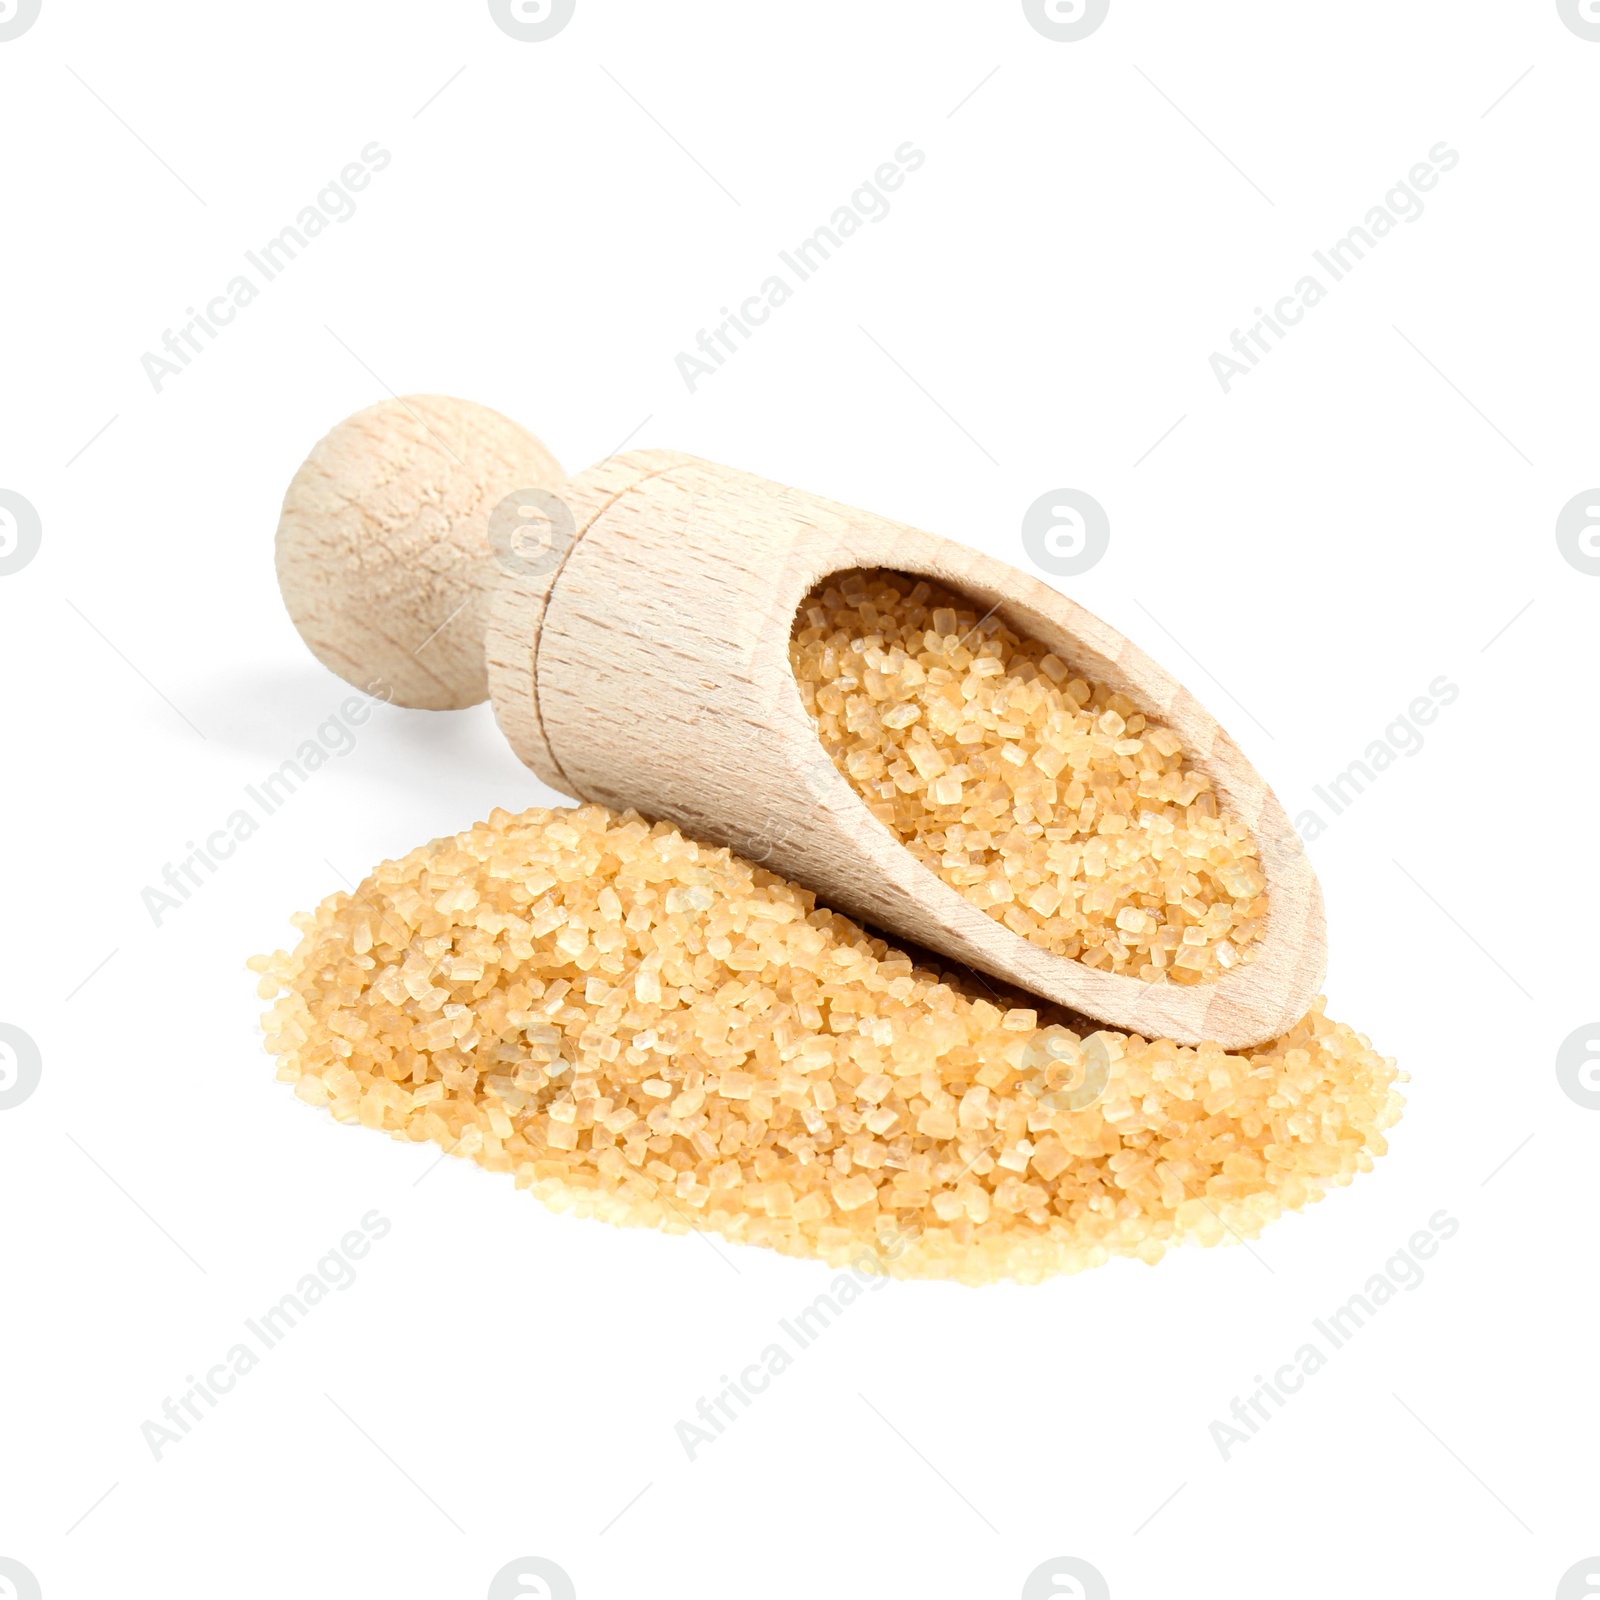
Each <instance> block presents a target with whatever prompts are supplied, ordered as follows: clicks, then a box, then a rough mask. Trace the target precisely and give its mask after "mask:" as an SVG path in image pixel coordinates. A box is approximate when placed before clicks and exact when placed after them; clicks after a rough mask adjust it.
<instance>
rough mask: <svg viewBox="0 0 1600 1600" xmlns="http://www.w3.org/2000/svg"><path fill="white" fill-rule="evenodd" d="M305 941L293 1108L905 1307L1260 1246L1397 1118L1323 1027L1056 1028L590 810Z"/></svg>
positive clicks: (330, 923)
mask: <svg viewBox="0 0 1600 1600" xmlns="http://www.w3.org/2000/svg"><path fill="white" fill-rule="evenodd" d="M940 637H941V638H943V637H947V635H945V634H940ZM980 659H998V658H997V657H992V656H991V657H982V658H980ZM867 665H868V670H870V671H877V670H878V669H877V668H875V667H871V666H870V664H867ZM1002 665H1003V664H1002ZM952 670H955V669H952ZM960 670H962V671H963V672H964V671H965V668H964V667H963V668H962V669H960ZM830 681H832V680H830ZM1030 681H1031V680H1030ZM1052 682H1053V680H1052ZM1074 698H1076V696H1074ZM1091 702H1092V694H1091V696H1090V700H1089V701H1086V702H1085V703H1086V704H1087V703H1091ZM1051 704H1052V705H1053V704H1054V702H1051ZM829 714H830V715H837V714H838V713H829ZM1114 714H1115V715H1116V716H1117V717H1119V718H1121V717H1122V715H1123V714H1122V713H1121V712H1115V713H1114ZM1099 715H1100V716H1102V717H1103V716H1104V713H1103V712H1102V713H1100V714H1099ZM1124 720H1126V719H1124ZM1046 726H1048V719H1047V722H1046ZM1012 737H1013V736H1012V735H1010V734H1007V738H1012ZM1106 737H1108V738H1109V737H1110V735H1109V734H1107V735H1106ZM1035 748H1038V746H1037V745H1035ZM1135 754H1137V752H1135ZM1117 759H1121V758H1120V757H1119V758H1117ZM1168 759H1169V758H1168V757H1167V756H1166V755H1165V754H1163V756H1162V761H1163V767H1162V772H1163V773H1166V771H1167V768H1166V766H1165V765H1164V764H1165V762H1166V761H1167V760H1168ZM1091 770H1093V771H1098V769H1097V768H1095V769H1091ZM1118 770H1119V771H1120V769H1118ZM1174 770H1176V769H1174ZM960 781H962V782H963V783H965V782H967V781H969V780H965V779H963V780H960ZM1130 781H1131V780H1130ZM1161 781H1163V782H1164V781H1165V778H1163V779H1162V780H1161ZM1183 781H1184V782H1186V781H1187V780H1183ZM1179 788H1180V792H1181V790H1182V783H1180V786H1179ZM1088 792H1089V790H1088V788H1087V787H1086V788H1085V794H1086V795H1087V794H1088ZM1200 792H1201V791H1198V790H1197V791H1196V792H1195V793H1196V796H1198V794H1199V793H1200ZM1030 803H1031V802H1030ZM1061 803H1066V802H1064V801H1063V802H1061ZM1173 804H1174V805H1177V804H1178V801H1177V799H1176V797H1174V800H1173ZM1189 810H1190V812H1191V813H1192V811H1193V802H1192V801H1191V802H1190V803H1189ZM1200 815H1202V816H1204V815H1206V813H1204V812H1201V813H1200ZM1052 825H1053V824H1052ZM991 831H992V830H991ZM1227 837H1228V835H1226V834H1222V835H1219V843H1220V841H1221V840H1222V839H1226V838H1227ZM1219 870H1222V869H1221V868H1220V867H1219ZM1239 898H1243V897H1242V896H1240V897H1239ZM295 921H296V925H297V927H298V928H299V929H300V932H301V939H300V942H299V944H298V945H297V946H296V948H295V949H294V950H293V951H289V952H285V951H279V952H277V953H276V954H274V955H272V956H270V957H255V958H253V959H252V961H251V963H250V965H251V968H252V970H254V971H256V972H258V973H260V974H262V977H261V983H260V993H261V994H262V996H263V997H264V998H266V999H269V1000H273V1001H274V1004H273V1006H272V1008H271V1010H270V1011H269V1012H268V1013H267V1014H266V1017H265V1019H264V1021H265V1026H266V1030H267V1040H266V1044H267V1048H268V1050H269V1051H271V1052H272V1053H273V1054H274V1055H275V1056H276V1057H277V1059H278V1076H279V1078H281V1079H282V1080H284V1081H285V1082H289V1083H292V1084H293V1085H294V1086H295V1093H296V1094H297V1095H299V1097H300V1098H301V1099H303V1100H305V1101H307V1102H308V1103H310V1104H312V1105H317V1106H324V1107H326V1108H327V1109H328V1110H329V1111H330V1112H331V1113H332V1114H333V1116H335V1117H336V1118H337V1119H339V1120H340V1121H342V1122H351V1123H360V1124H362V1125H364V1126H365V1127H368V1128H371V1129H374V1130H376V1131H382V1132H386V1133H388V1134H389V1135H390V1136H391V1137H393V1138H396V1139H401V1140H406V1141H409V1142H413V1143H417V1142H423V1141H431V1142H433V1143H435V1144H438V1145H439V1146H440V1147H441V1148H442V1149H444V1150H447V1151H449V1152H451V1153H452V1154H455V1155H458V1156H465V1157H470V1158H471V1159H472V1160H474V1161H476V1162H477V1163H478V1164H479V1165H481V1166H483V1167H485V1168H487V1169H488V1170H490V1171H491V1172H504V1173H509V1174H511V1175H512V1176H513V1177H514V1179H515V1182H516V1184H517V1186H518V1187H519V1188H529V1189H531V1190H532V1191H533V1192H534V1194H535V1195H536V1196H538V1197H539V1198H540V1199H541V1200H543V1201H544V1202H546V1203H547V1204H548V1205H550V1206H552V1207H553V1208H556V1209H571V1210H575V1211H577V1212H578V1213H579V1214H581V1215H587V1216H594V1217H600V1218H604V1219H606V1220H609V1221H612V1222H616V1223H626V1224H631V1225H637V1226H644V1227H656V1228H663V1229H666V1230H669V1231H682V1230H685V1229H688V1228H698V1229H704V1230H707V1231H709V1232H712V1233H716V1234H720V1235H722V1236H723V1237H725V1238H727V1239H730V1240H735V1241H738V1242H741V1243H748V1244H761V1245H766V1246H768V1247H770V1248H772V1249H775V1250H779V1251H782V1252H784V1253H786V1254H790V1255H797V1256H812V1257H820V1258H822V1259H823V1260H826V1261H829V1262H833V1263H842V1262H847V1261H854V1260H859V1259H860V1258H861V1256H862V1254H863V1252H864V1251H865V1252H867V1253H868V1254H870V1255H874V1256H878V1257H879V1259H881V1260H882V1261H883V1262H884V1266H885V1270H887V1271H889V1272H891V1273H893V1274H895V1275H897V1276H905V1277H950V1278H957V1279H960V1280H961V1281H963V1282H967V1283H984V1282H989V1281H992V1280H995V1279H1000V1278H1013V1279H1019V1280H1023V1281H1033V1280H1037V1279H1040V1278H1043V1277H1046V1276H1048V1275H1050V1274H1053V1273H1061V1272H1076V1271H1079V1270H1081V1269H1082V1268H1085V1267H1091V1266H1096V1265H1098V1264H1100V1263H1102V1262H1104V1261H1105V1260H1107V1259H1108V1258H1109V1257H1111V1256H1114V1255H1124V1256H1137V1257H1138V1258H1140V1259H1141V1260H1144V1261H1147V1262H1154V1261H1157V1260H1159V1259H1160V1257H1161V1256H1162V1254H1163V1253H1164V1252H1165V1251H1166V1250H1167V1249H1168V1248H1169V1247H1171V1246H1173V1245H1177V1244H1181V1243H1198V1244H1201V1245H1211V1244H1218V1243H1222V1242H1224V1241H1225V1240H1228V1239H1233V1238H1252V1237H1254V1236H1255V1235H1256V1234H1257V1233H1258V1232H1259V1231H1260V1229H1261V1227H1262V1226H1263V1225H1264V1224H1265V1223H1267V1222H1270V1221H1271V1220H1272V1219H1273V1218H1275V1217H1276V1216H1278V1215H1279V1213H1280V1212H1282V1211H1283V1210H1285V1209H1288V1210H1297V1209H1299V1208H1300V1207H1302V1206H1304V1205H1306V1204H1308V1203H1309V1202H1311V1201H1314V1200H1318V1199H1321V1198H1322V1196H1323V1194H1324V1193H1325V1192H1326V1190H1327V1189H1329V1188H1330V1187H1332V1186H1335V1185H1340V1184H1345V1183H1348V1182H1349V1181H1350V1179H1351V1178H1352V1177H1353V1176H1354V1175H1355V1174H1356V1173H1357V1172H1362V1171H1366V1170H1369V1169H1370V1167H1371V1165H1372V1162H1373V1158H1374V1157H1375V1156H1378V1155H1381V1154H1382V1153H1383V1151H1384V1149H1385V1140H1384V1137H1383V1130H1384V1129H1386V1128H1388V1127H1389V1126H1391V1125H1392V1124H1393V1123H1394V1122H1395V1121H1396V1120H1397V1119H1398V1117H1399V1115H1400V1108H1401V1104H1402V1102H1401V1099H1400V1096H1399V1094H1398V1093H1397V1092H1396V1090H1395V1087H1394V1086H1395V1083H1396V1082H1397V1078H1398V1074H1397V1073H1396V1071H1395V1069H1394V1064H1393V1062H1391V1061H1388V1060H1385V1059H1384V1058H1383V1057H1381V1056H1379V1055H1378V1054H1377V1053H1376V1052H1375V1051H1374V1050H1373V1048H1372V1046H1371V1045H1370V1044H1369V1042H1368V1041H1367V1040H1366V1039H1365V1038H1364V1037H1362V1036H1361V1035H1360V1034H1357V1033H1355V1032H1353V1031H1352V1030H1351V1029H1350V1028H1348V1027H1346V1026H1345V1025H1344V1024H1342V1023H1336V1022H1332V1021H1330V1020H1329V1019H1328V1018H1327V1017H1325V1016H1324V1015H1323V1013H1322V1009H1321V1005H1320V1003H1319V1004H1318V1005H1317V1007H1316V1008H1314V1009H1313V1010H1312V1011H1311V1012H1309V1013H1308V1014H1307V1015H1306V1016H1305V1017H1304V1018H1302V1019H1301V1020H1300V1022H1299V1023H1297V1024H1296V1025H1295V1027H1294V1028H1293V1029H1292V1030H1291V1031H1290V1032H1289V1033H1288V1034H1286V1035H1284V1037H1282V1038H1281V1039H1276V1040H1274V1041H1272V1042H1271V1043H1270V1044H1267V1045H1263V1046H1261V1047H1259V1048H1256V1049H1253V1050H1248V1051H1241V1052H1233V1053H1230V1052H1228V1051H1225V1050H1223V1049H1222V1048H1221V1047H1220V1046H1216V1045H1201V1046H1200V1047H1199V1048H1198V1049H1189V1048H1183V1047H1179V1046H1177V1045H1175V1044H1173V1043H1172V1042H1171V1041H1168V1040H1155V1041H1147V1040H1145V1039H1141V1038H1138V1037H1137V1036H1130V1035H1127V1034H1122V1033H1118V1032H1114V1031H1109V1030H1099V1031H1091V1030H1093V1029H1094V1028H1095V1025H1094V1024H1079V1025H1078V1027H1077V1028H1076V1029H1074V1028H1068V1027H1064V1026H1061V1025H1059V1024H1057V1025H1054V1026H1051V1027H1049V1028H1046V1029H1041V1028H1040V1027H1039V1020H1040V1019H1039V1017H1038V1015H1037V1014H1036V1013H1035V1012H1034V1011H1033V1010H1030V1009H1024V1008H1021V1007H1014V1008H1009V1009H1007V1008H1003V1007H1002V1006H1001V1005H996V1004H993V1003H991V1002H990V1001H989V1000H987V999H985V998H983V997H982V995H981V992H977V991H975V990H973V989H971V988H969V987H966V986H964V984H963V983H961V982H959V981H945V980H943V979H941V977H940V975H939V974H938V973H936V972H934V971H931V970H928V969H926V968H923V967H919V966H917V965H915V964H914V963H913V961H912V959H911V958H910V957H909V956H907V955H905V954H903V953H901V952H900V951H897V950H895V949H893V948H891V947H890V946H888V945H886V944H884V943H883V942H881V941H880V940H877V939H874V938H872V937H869V936H868V935H867V934H866V933H864V932H863V931H862V930H861V929H859V928H858V927H856V926H855V925H853V924H852V923H850V922H848V921H846V920H845V919H844V918H843V917H841V916H839V915H837V914H836V913H834V912H831V911H829V910H827V909H825V908H823V907H820V906H818V905H817V904H816V901H815V898H814V897H813V896H812V895H811V894H810V893H809V892H808V891H806V890H804V889H801V888H799V887H797V886H795V885H794V884H791V883H788V882H786V881H785V880H783V879H782V878H779V877H776V876H774V875H773V874H772V873H770V872H767V871H765V870H764V869H762V868H760V867H756V866H752V865H751V864H749V863H748V862H745V861H742V860H740V859H738V858H737V857H734V856H732V855H730V854H729V853H728V852H727V851H726V850H718V849H712V848H710V847H708V846H706V845H702V844H698V843H696V842H695V841H693V840H691V839H688V838H685V837H684V836H683V835H682V834H680V833H679V832H677V831H676V830H675V829H674V828H672V827H670V826H668V825H666V824H663V823H657V824H654V825H652V824H650V823H649V822H646V821H644V820H642V819H641V818H640V817H638V816H637V815H634V814H632V813H629V814H626V815H622V816H617V815H613V814H611V813H609V812H607V811H606V810H604V809H603V808H601V807H599V806H585V807H582V808H580V809H576V810H537V809H536V810H531V811H527V812H524V813H522V814H521V815H520V816H512V815H510V814H508V813H506V812H504V811H500V810H496V811H495V812H493V813H492V814H491V816H490V817H489V819H488V821H487V822H483V823H480V824H478V825H477V826H475V827H473V828H471V829H470V830H468V831H467V832H465V833H461V834H458V835H456V836H455V837H454V838H447V839H440V840H435V841H434V842H433V843H431V844H429V845H427V846H425V847H423V848H420V849H417V850H413V851H412V852H411V853H410V854H409V855H407V856H405V857H404V858H403V859H401V860H398V861H386V862H384V863H382V864H381V865H380V866H378V867H377V868H376V869H375V870H374V871H373V872H372V874H371V875H370V876H369V877H367V878H366V879H365V881H364V882H363V883H362V884H361V885H360V887H359V888H358V889H357V890H356V892H355V893H354V894H344V893H340V894H336V895H334V896H332V897H331V898H330V899H328V900H325V901H324V902H323V903H322V905H321V906H319V907H318V908H317V910H316V911H315V912H314V913H312V914H310V915H302V916H300V917H297V918H296V919H295ZM891 1245H892V1248H889V1246H891ZM880 1253H881V1254H880Z"/></svg>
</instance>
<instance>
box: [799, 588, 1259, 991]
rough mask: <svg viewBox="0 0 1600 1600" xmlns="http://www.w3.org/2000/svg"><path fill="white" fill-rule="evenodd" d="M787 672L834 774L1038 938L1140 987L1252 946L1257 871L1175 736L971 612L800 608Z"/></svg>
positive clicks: (1188, 980)
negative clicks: (791, 672)
mask: <svg viewBox="0 0 1600 1600" xmlns="http://www.w3.org/2000/svg"><path fill="white" fill-rule="evenodd" d="M789 653H790V663H791V665H792V667H793V669H794V675H795V679H796V681H797V682H798V684H799V686H800V694H801V698H802V700H803V701H804V703H805V707H806V710H807V711H808V712H809V713H810V715H811V718H812V720H813V722H814V723H815V725H816V729H817V736H818V738H819V739H820V740H821V741H822V745H823V748H824V749H825V750H826V751H827V753H828V755H829V756H830V757H831V758H832V760H833V762H834V765H835V766H836V767H837V768H838V769H839V771H840V772H841V773H843V774H844V776H845V777H846V778H847V779H848V780H849V782H850V783H851V785H852V786H853V787H854V788H855V790H856V792H857V793H858V794H860V795H861V797H862V798H863V799H864V800H865V801H866V803H867V805H868V807H869V809H870V810H871V811H872V813H873V815H874V816H876V817H877V818H878V820H879V821H880V822H882V823H883V824H884V825H885V827H887V828H889V829H890V830H891V831H892V832H893V833H895V834H896V835H897V836H898V837H899V838H900V840H901V841H902V842H903V843H904V844H905V846H906V848H907V849H908V850H910V851H911V852H912V854H914V855H915V856H916V857H917V859H918V860H920V861H921V862H922V863H923V864H924V865H925V866H927V867H928V868H929V869H930V870H932V871H933V872H935V873H937V874H938V876H939V877H941V878H942V879H943V880H944V881H945V882H946V883H948V884H950V885H951V886H952V887H953V888H955V889H957V890H958V891H959V892H960V893H961V894H962V895H964V896H965V897H966V898H967V899H968V900H970V901H971V902H972V904H973V905H975V906H977V907H978V908H979V909H980V910H983V911H985V912H987V913H988V915H989V916H991V917H993V918H994V919H995V920H996V921H997V922H1002V923H1004V924H1005V926H1006V927H1008V928H1010V929H1011V930H1012V931H1013V932H1014V933H1017V934H1020V935H1021V936H1022V937H1023V938H1024V939H1027V940H1028V941H1029V942H1030V943H1033V944H1036V945H1039V946H1041V947H1042V948H1044V949H1046V950H1049V951H1051V952H1053V953H1054V954H1056V955H1060V956H1067V957H1071V958H1073V959H1076V960H1078V961H1081V962H1083V963H1084V964H1085V965H1087V966H1091V967H1099V968H1102V969H1104V970H1106V971H1108V972H1115V973H1122V974H1126V975H1127V976H1129V977H1135V978H1142V979H1144V980H1145V981H1146V982H1150V983H1162V982H1167V983H1180V984H1194V983H1201V982H1204V981H1208V980H1215V979H1216V978H1219V977H1220V976H1222V974H1223V973H1224V972H1226V971H1227V970H1228V969H1230V968H1232V967H1236V966H1239V965H1241V964H1242V963H1244V962H1247V961H1249V960H1250V958H1251V957H1252V956H1253V955H1254V953H1255V944H1254V941H1255V940H1256V939H1257V938H1259V936H1260V934H1261V930H1262V925H1263V918H1264V914H1265V911H1266V905H1267V897H1266V893H1265V889H1266V877H1265V874H1264V873H1263V872H1262V870H1261V864H1260V862H1259V861H1258V859H1257V856H1256V847H1255V843H1254V841H1253V840H1252V839H1251V837H1250V834H1249V830H1248V829H1247V828H1245V826H1244V825H1243V823H1241V822H1239V821H1238V820H1237V819H1236V818H1233V817H1231V816H1230V815H1229V814H1228V813H1227V812H1226V811H1225V810H1223V809H1221V808H1220V807H1219V805H1218V803H1217V796H1216V794H1215V792H1214V791H1213V789H1212V786H1211V781H1210V779H1209V778H1207V777H1206V776H1205V774H1203V773H1201V772H1198V771H1195V770H1194V769H1192V768H1191V767H1190V765H1189V764H1188V762H1187V760H1186V758H1185V755H1184V751H1183V746H1182V744H1181V742H1180V741H1179V739H1178V737H1177V735H1176V734H1175V733H1173V732H1172V730H1171V729H1170V728H1165V727H1162V726H1160V725H1159V724H1158V723H1155V722H1152V721H1149V720H1147V719H1146V718H1145V717H1144V716H1143V714H1142V713H1141V712H1140V711H1139V709H1138V707H1136V706H1135V705H1134V704H1133V702H1132V701H1131V700H1128V699H1126V698H1125V697H1124V696H1122V695H1120V694H1114V693H1111V692H1110V691H1109V690H1107V689H1105V688H1104V687H1102V686H1099V685H1096V684H1092V683H1088V682H1086V681H1085V680H1084V679H1082V678H1079V677H1077V676H1075V675H1074V674H1073V672H1072V671H1071V669H1069V668H1068V667H1067V665H1066V664H1065V663H1064V662H1062V661H1060V660H1059V659H1058V658H1057V657H1055V656H1054V655H1052V654H1050V652H1049V651H1048V650H1047V649H1046V648H1045V647H1044V646H1043V645H1042V644H1040V643H1039V642H1038V641H1037V640H1032V639H1024V638H1019V637H1018V636H1017V635H1016V634H1015V633H1013V632H1012V631H1011V630H1010V629H1009V628H1008V627H1006V626H1005V625H1004V624H1003V623H1002V622H1001V621H1000V619H999V618H998V617H994V616H989V617H985V616H982V615H980V613H979V612H978V611H976V610H975V609H974V608H973V604H972V602H971V601H970V600H968V599H966V598H965V597H963V596H960V595H956V594H952V593H951V592H949V591H948V590H944V589H941V588H939V587H937V586H936V585H933V584H930V583H926V582H919V581H918V580H916V579H914V578H908V577H904V576H902V575H900V574H897V573H893V572H877V571H873V572H849V573H843V574H835V575H834V576H833V577H831V578H829V579H827V580H826V581H825V583H824V584H822V585H821V586H819V587H818V588H817V589H816V590H815V591H813V592H812V594H810V595H809V596H808V597H807V598H806V600H805V601H804V602H803V603H802V604H801V606H800V609H799V612H798V614H797V615H796V617H795V622H794V629H793V632H792V635H791V638H790V647H789Z"/></svg>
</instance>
